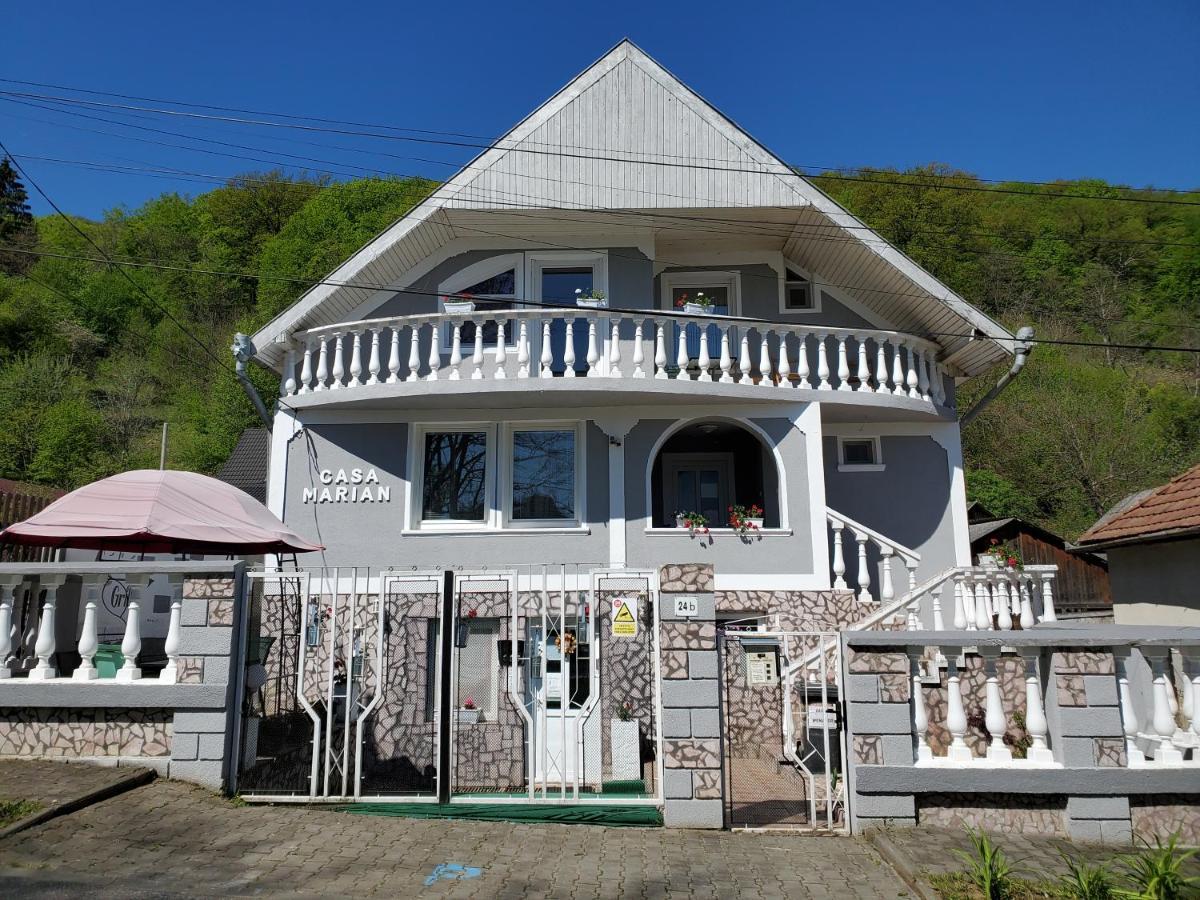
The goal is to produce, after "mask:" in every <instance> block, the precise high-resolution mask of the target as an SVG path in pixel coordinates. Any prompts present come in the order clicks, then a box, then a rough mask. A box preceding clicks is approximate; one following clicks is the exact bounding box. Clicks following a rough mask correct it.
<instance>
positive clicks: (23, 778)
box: [0, 759, 144, 807]
mask: <svg viewBox="0 0 1200 900" xmlns="http://www.w3.org/2000/svg"><path fill="white" fill-rule="evenodd" d="M142 771H144V770H142V769H129V768H121V769H119V768H116V767H113V768H107V767H104V766H90V765H84V764H69V763H65V762H51V761H48V760H36V759H6V760H3V761H0V799H4V800H36V801H37V802H38V803H40V804H41V805H42V806H47V807H49V806H57V805H58V804H60V803H64V802H66V801H68V800H74V799H75V798H76V797H81V796H83V795H85V794H91V793H93V792H94V791H98V790H102V789H104V788H106V787H111V786H113V785H115V784H117V783H118V782H121V781H123V780H125V779H126V778H128V777H129V776H130V774H132V773H134V772H142Z"/></svg>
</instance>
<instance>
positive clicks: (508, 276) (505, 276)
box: [459, 269, 517, 297]
mask: <svg viewBox="0 0 1200 900" xmlns="http://www.w3.org/2000/svg"><path fill="white" fill-rule="evenodd" d="M516 292H517V273H516V270H515V269H509V270H508V271H507V272H501V273H500V274H499V275H493V276H492V277H491V278H485V279H484V280H483V281H479V282H476V283H475V284H473V285H471V286H470V287H469V288H467V289H466V290H463V291H459V293H460V294H474V295H476V296H478V295H481V294H483V295H488V294H490V295H492V296H500V297H511V296H513V294H515V293H516Z"/></svg>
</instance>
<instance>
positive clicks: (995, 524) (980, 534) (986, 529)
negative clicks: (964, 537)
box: [967, 518, 1017, 544]
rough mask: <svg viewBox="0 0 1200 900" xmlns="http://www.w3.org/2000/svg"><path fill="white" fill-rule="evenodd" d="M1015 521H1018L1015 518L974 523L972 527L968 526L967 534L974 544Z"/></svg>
mask: <svg viewBox="0 0 1200 900" xmlns="http://www.w3.org/2000/svg"><path fill="white" fill-rule="evenodd" d="M1015 521H1017V520H1016V519H1013V518H1008V519H992V520H991V521H989V522H972V523H971V524H970V525H968V526H967V534H968V535H969V536H970V541H971V544H974V543H975V542H976V541H978V540H980V539H981V538H985V537H988V536H989V535H992V534H994V533H996V532H997V531H999V530H1000V529H1001V528H1003V527H1004V526H1005V525H1007V524H1008V523H1009V522H1015Z"/></svg>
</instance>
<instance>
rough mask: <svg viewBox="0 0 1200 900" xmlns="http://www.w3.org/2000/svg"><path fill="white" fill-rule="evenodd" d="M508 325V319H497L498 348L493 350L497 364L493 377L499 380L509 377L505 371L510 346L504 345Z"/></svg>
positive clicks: (493, 370) (493, 356)
mask: <svg viewBox="0 0 1200 900" xmlns="http://www.w3.org/2000/svg"><path fill="white" fill-rule="evenodd" d="M507 325H508V320H507V319H496V349H495V350H494V351H492V353H493V355H492V358H493V360H494V361H495V366H494V367H493V369H492V378H494V379H496V380H497V381H503V380H504V379H505V378H507V377H508V373H507V372H505V371H504V360H505V354H507V353H508V348H507V347H506V346H505V345H504V340H505V338H504V329H505V328H506V327H507Z"/></svg>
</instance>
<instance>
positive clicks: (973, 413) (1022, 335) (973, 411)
mask: <svg viewBox="0 0 1200 900" xmlns="http://www.w3.org/2000/svg"><path fill="white" fill-rule="evenodd" d="M1016 337H1017V340H1016V343H1015V344H1014V345H1013V350H1014V352H1015V353H1016V357H1015V358H1014V359H1013V364H1012V368H1010V369H1009V370H1008V371H1007V372H1005V373H1004V375H1003V376H1001V378H1000V380H999V381H997V382H996V384H995V386H994V387H993V388H992V389H991V390H990V391H988V392H987V393H986V394H984V395H983V396H982V397H980V398H979V402H978V403H976V404H975V405H974V406H972V407H971V408H970V409H969V410H967V412H966V413H964V414H963V417H962V418H961V419H959V422H958V425H959V428H966V427H967V426H968V425H970V424H971V423H972V422H973V421H975V419H976V418H977V417H978V416H979V414H980V413H982V412H983V411H984V410H985V409H987V408H988V407H989V406H991V405H992V401H993V400H995V399H996V398H997V397H999V396H1000V392H1001V391H1003V390H1004V389H1005V388H1006V387H1008V385H1009V383H1010V382H1011V381H1012V380H1013V379H1014V378H1016V377H1017V376H1018V375H1020V374H1021V370H1022V369H1023V368H1025V362H1026V360H1028V359H1029V354H1030V353H1032V352H1033V327H1032V326H1031V325H1024V326H1022V327H1021V328H1019V329H1018V330H1017V335H1016Z"/></svg>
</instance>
